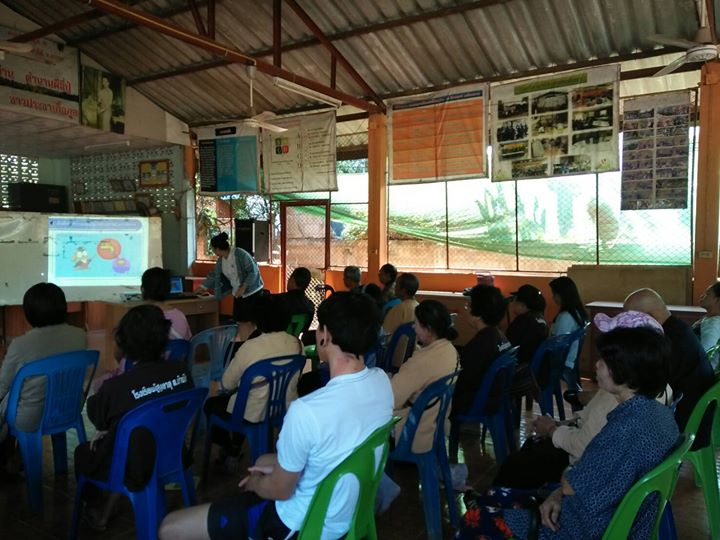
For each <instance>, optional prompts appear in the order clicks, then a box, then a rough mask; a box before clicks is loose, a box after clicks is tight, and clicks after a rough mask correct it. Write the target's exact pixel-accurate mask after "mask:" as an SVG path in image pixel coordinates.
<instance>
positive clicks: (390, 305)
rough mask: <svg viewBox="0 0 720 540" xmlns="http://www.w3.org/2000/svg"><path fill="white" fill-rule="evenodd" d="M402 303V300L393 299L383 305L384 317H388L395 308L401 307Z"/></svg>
mask: <svg viewBox="0 0 720 540" xmlns="http://www.w3.org/2000/svg"><path fill="white" fill-rule="evenodd" d="M401 303H402V300H400V299H399V298H393V299H391V300H388V301H387V302H385V305H383V307H382V310H383V316H385V315H387V312H388V311H390V310H391V309H392V308H394V307H395V306H398V305H400V304H401Z"/></svg>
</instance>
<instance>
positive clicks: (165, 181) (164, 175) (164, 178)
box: [139, 159, 170, 189]
mask: <svg viewBox="0 0 720 540" xmlns="http://www.w3.org/2000/svg"><path fill="white" fill-rule="evenodd" d="M139 175H140V176H139V186H140V188H141V189H142V188H158V187H166V186H169V185H170V160H167V159H159V160H153V161H141V162H140V165H139Z"/></svg>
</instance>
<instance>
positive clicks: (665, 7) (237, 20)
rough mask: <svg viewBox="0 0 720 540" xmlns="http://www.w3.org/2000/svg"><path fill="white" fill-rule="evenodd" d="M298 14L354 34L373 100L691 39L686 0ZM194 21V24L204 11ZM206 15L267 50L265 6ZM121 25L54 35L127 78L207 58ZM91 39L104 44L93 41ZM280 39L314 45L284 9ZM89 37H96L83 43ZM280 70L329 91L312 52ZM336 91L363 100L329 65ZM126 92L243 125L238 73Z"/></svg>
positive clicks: (233, 0)
mask: <svg viewBox="0 0 720 540" xmlns="http://www.w3.org/2000/svg"><path fill="white" fill-rule="evenodd" d="M3 3H4V4H6V5H7V6H9V7H10V8H12V9H14V10H15V11H17V12H18V13H20V14H21V15H23V16H25V17H28V18H29V19H31V20H33V21H34V22H36V23H38V24H40V25H48V24H51V23H54V22H57V21H59V20H62V19H65V18H67V17H69V16H72V15H76V14H78V13H83V12H85V11H87V10H88V7H87V6H84V5H83V4H81V3H80V2H77V1H75V0H54V1H53V2H47V1H46V0H4V2H3ZM199 4H201V5H204V4H205V3H204V2H199ZM134 5H135V7H137V8H138V9H141V10H144V11H147V12H151V13H158V14H161V15H163V14H168V13H174V14H175V15H174V16H172V17H171V18H170V19H169V20H171V21H172V22H173V23H174V24H176V25H179V26H182V27H184V28H186V29H189V30H192V31H195V23H194V20H193V17H192V15H191V13H190V12H189V11H188V2H187V1H186V0H147V1H141V2H134ZM301 5H302V7H303V8H304V9H305V11H306V12H307V13H308V14H309V16H310V17H311V18H312V19H313V20H314V21H315V23H316V24H317V25H318V26H319V27H320V28H321V29H322V30H323V32H324V33H325V34H326V35H333V34H337V33H339V32H348V31H352V30H355V31H356V33H357V35H352V36H350V37H347V38H345V39H338V40H336V41H334V44H335V46H336V47H337V48H338V50H339V51H340V52H341V53H342V54H343V55H344V56H345V57H346V58H347V59H348V60H349V61H350V63H351V64H352V65H353V66H354V67H355V69H356V70H357V71H358V72H359V73H360V74H361V75H362V77H363V78H364V79H365V80H366V81H367V82H368V84H369V85H370V87H371V88H372V89H373V90H374V91H375V92H376V93H378V94H380V95H381V96H390V95H396V94H403V93H408V92H421V91H423V90H427V89H429V88H432V87H436V86H440V85H452V84H459V83H463V82H469V81H475V80H486V79H493V78H498V77H513V76H520V75H525V74H529V73H531V72H532V71H533V70H538V69H545V68H548V67H550V66H565V65H568V64H574V63H578V62H585V61H589V60H594V59H605V58H607V59H608V62H613V61H615V60H614V59H617V58H618V57H619V58H622V57H625V56H627V55H631V54H636V55H643V54H651V53H653V51H654V50H655V49H656V48H657V46H656V45H654V44H653V43H652V42H651V41H650V40H649V39H648V37H649V36H650V35H652V34H656V33H662V34H665V35H668V36H673V37H683V38H686V39H692V38H693V37H694V35H695V32H696V30H697V28H698V16H697V12H696V5H695V2H694V0H645V1H628V0H505V1H501V0H480V1H477V0H476V1H449V0H416V1H413V2H411V1H408V0H363V1H361V2H358V1H357V0H334V1H332V2H329V1H327V0H303V1H302V4H301ZM201 13H202V14H203V16H204V14H205V9H204V8H202V9H201ZM216 14H217V24H216V31H217V41H219V42H222V43H224V44H227V45H230V46H233V47H235V48H236V49H238V50H239V51H241V52H243V53H256V52H258V51H268V50H269V49H271V48H272V2H270V1H255V0H222V1H221V0H217V7H216ZM422 14H426V15H428V14H429V15H434V16H432V17H431V18H428V19H427V20H419V21H418V20H417V19H414V20H415V21H416V22H413V23H412V24H407V25H404V26H394V27H391V28H385V29H380V30H376V31H373V32H369V33H360V31H359V30H358V29H362V28H364V27H367V26H368V25H377V24H380V23H383V22H388V21H395V20H400V19H405V18H407V17H418V16H421V15H422ZM439 15H443V16H439ZM123 27H127V23H126V22H125V21H122V20H120V19H119V18H117V17H114V16H104V17H101V18H97V19H94V20H91V21H88V22H86V23H83V24H81V25H78V26H75V27H72V28H68V29H66V30H63V31H61V32H60V33H59V35H60V37H61V38H62V39H64V40H66V41H68V42H70V43H73V42H76V41H77V40H81V42H80V45H79V47H80V48H81V50H82V51H83V52H85V53H86V54H88V55H89V56H90V57H92V58H93V59H95V60H96V61H98V62H100V63H101V64H102V65H104V66H105V67H106V68H108V69H109V70H111V71H113V72H115V73H118V74H120V75H123V76H124V77H126V78H128V79H129V80H132V79H136V78H138V77H141V76H146V75H149V74H157V73H165V72H167V71H169V70H174V69H179V68H183V67H187V66H192V65H197V64H202V63H205V62H208V61H210V60H213V58H214V57H213V55H211V54H210V53H208V52H206V51H204V50H202V49H199V48H197V47H194V46H191V45H187V44H185V43H181V42H179V41H177V40H174V39H171V38H168V37H166V36H164V35H162V34H159V33H157V32H156V31H153V30H150V29H147V28H140V27H133V28H131V29H126V30H124V31H115V30H117V29H118V28H123ZM101 32H105V34H106V35H105V36H104V37H97V36H98V34H99V33H101ZM282 34H283V36H282V37H283V44H284V45H288V44H296V43H298V42H303V41H305V40H308V39H309V38H312V37H313V36H312V34H311V32H310V31H309V30H308V29H307V27H306V26H305V24H304V23H303V22H302V21H301V20H300V19H299V18H298V17H297V15H296V14H295V13H293V12H292V10H291V9H290V8H289V7H288V6H287V5H286V4H283V17H282ZM88 36H96V39H92V40H88V41H82V40H83V38H84V37H88ZM657 52H660V51H657ZM264 60H266V61H271V58H269V57H264ZM282 64H283V67H284V68H285V69H287V70H289V71H292V72H294V73H297V74H299V75H302V76H303V77H307V78H310V79H314V80H317V81H320V82H323V83H325V84H329V80H330V54H329V52H328V51H327V50H326V49H325V48H324V47H322V46H321V45H318V44H315V45H311V46H306V47H302V48H295V49H293V50H289V51H286V52H284V53H283V56H282ZM337 87H338V88H339V89H340V90H343V91H345V92H347V93H350V94H353V95H357V96H360V95H362V94H363V92H362V90H361V88H360V86H359V85H358V84H357V83H356V82H355V81H354V80H353V79H352V78H351V77H350V76H349V75H348V74H347V73H346V72H345V71H344V70H343V69H342V68H341V67H340V66H339V65H338V68H337ZM136 88H137V89H138V90H139V91H140V92H142V93H144V94H145V95H146V96H147V97H148V98H150V99H151V100H153V101H154V102H155V103H157V104H158V105H159V106H160V107H162V108H163V109H165V110H167V111H168V112H170V113H171V114H173V115H175V116H177V117H178V118H180V119H182V120H184V121H186V122H188V123H190V124H197V123H203V122H208V121H216V120H218V121H219V120H223V119H230V118H237V117H243V116H246V113H247V111H248V107H249V100H248V84H247V75H246V74H245V71H244V69H243V67H242V66H241V65H237V64H235V65H232V66H223V67H216V68H213V69H207V70H204V71H198V72H195V73H189V74H184V75H178V76H174V77H169V78H164V79H159V80H155V81H151V82H143V83H141V84H137V85H136ZM308 104H310V103H308V100H306V99H305V98H303V97H302V96H297V95H295V94H291V93H288V92H286V91H283V90H281V89H278V88H276V87H274V86H273V85H272V83H271V81H270V79H269V77H267V76H265V75H263V74H260V73H258V75H257V83H256V110H258V111H261V110H264V109H271V110H275V111H286V110H289V109H293V108H298V107H302V106H305V105H308Z"/></svg>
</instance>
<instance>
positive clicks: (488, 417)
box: [450, 347, 519, 465]
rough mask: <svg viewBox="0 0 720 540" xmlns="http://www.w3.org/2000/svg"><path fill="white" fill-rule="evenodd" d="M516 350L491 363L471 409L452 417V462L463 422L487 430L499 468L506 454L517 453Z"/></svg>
mask: <svg viewBox="0 0 720 540" xmlns="http://www.w3.org/2000/svg"><path fill="white" fill-rule="evenodd" d="M518 348H519V347H513V348H511V349H508V350H507V351H505V352H504V353H502V354H501V355H500V356H498V357H497V358H496V359H495V360H493V363H492V364H490V367H489V368H488V370H487V372H486V373H485V376H484V377H483V380H482V384H481V385H480V389H479V390H478V391H477V393H476V394H475V399H474V400H473V404H472V406H471V407H470V410H469V411H468V412H467V413H465V414H458V415H455V416H454V417H453V419H452V425H451V429H450V455H451V456H452V457H453V459H455V458H456V457H457V452H458V443H459V439H460V426H461V425H462V424H464V423H478V422H479V423H481V424H483V426H484V427H486V428H488V429H489V430H490V436H491V437H492V440H493V447H494V448H495V461H496V462H497V464H498V465H501V464H502V463H503V461H505V459H506V458H507V456H508V454H509V452H511V451H515V450H516V444H515V430H514V426H513V407H512V403H511V399H510V387H511V385H512V380H513V377H514V375H515V369H516V367H517V353H518ZM492 397H495V398H496V403H491V398H492Z"/></svg>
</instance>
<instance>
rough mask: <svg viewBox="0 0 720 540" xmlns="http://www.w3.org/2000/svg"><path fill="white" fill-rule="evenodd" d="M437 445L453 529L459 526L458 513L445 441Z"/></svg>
mask: <svg viewBox="0 0 720 540" xmlns="http://www.w3.org/2000/svg"><path fill="white" fill-rule="evenodd" d="M436 447H437V452H436V454H437V463H438V468H439V469H440V472H441V473H442V477H443V483H444V484H445V498H446V499H447V505H448V514H449V515H450V523H451V524H452V526H453V529H457V528H458V526H459V522H460V519H459V515H458V508H457V501H456V500H455V490H454V489H453V483H452V475H451V474H450V463H448V457H447V452H446V451H445V441H444V440H443V441H442V442H441V443H439V444H436Z"/></svg>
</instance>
